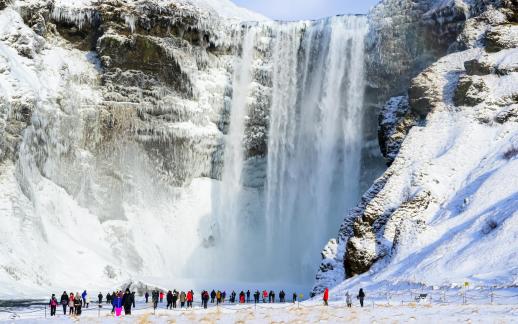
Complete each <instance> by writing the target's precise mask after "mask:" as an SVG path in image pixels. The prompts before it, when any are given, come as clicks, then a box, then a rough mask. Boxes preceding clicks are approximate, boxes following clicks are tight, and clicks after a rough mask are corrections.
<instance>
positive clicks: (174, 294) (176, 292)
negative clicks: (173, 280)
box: [173, 289, 178, 308]
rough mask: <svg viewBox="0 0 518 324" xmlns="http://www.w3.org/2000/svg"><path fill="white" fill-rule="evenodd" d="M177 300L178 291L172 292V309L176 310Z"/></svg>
mask: <svg viewBox="0 0 518 324" xmlns="http://www.w3.org/2000/svg"><path fill="white" fill-rule="evenodd" d="M177 300H178V291H176V289H175V290H174V291H173V308H176V301H177Z"/></svg>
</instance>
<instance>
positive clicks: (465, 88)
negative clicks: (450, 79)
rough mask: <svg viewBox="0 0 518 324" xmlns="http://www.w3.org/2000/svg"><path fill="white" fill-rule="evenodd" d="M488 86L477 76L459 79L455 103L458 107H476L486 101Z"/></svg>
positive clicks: (454, 98)
mask: <svg viewBox="0 0 518 324" xmlns="http://www.w3.org/2000/svg"><path fill="white" fill-rule="evenodd" d="M487 90H488V89H487V86H486V84H485V83H484V80H482V79H480V78H477V77H476V76H469V75H466V76H463V77H461V78H460V79H459V83H458V84H457V89H456V90H455V95H454V97H453V101H454V102H455V105H457V106H475V105H478V104H479V103H481V102H483V101H484V97H485V93H486V92H487Z"/></svg>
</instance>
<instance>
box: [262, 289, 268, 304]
mask: <svg viewBox="0 0 518 324" xmlns="http://www.w3.org/2000/svg"><path fill="white" fill-rule="evenodd" d="M266 298H269V295H268V292H267V291H266V290H263V303H266Z"/></svg>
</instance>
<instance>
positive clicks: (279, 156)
mask: <svg viewBox="0 0 518 324" xmlns="http://www.w3.org/2000/svg"><path fill="white" fill-rule="evenodd" d="M366 31H367V30H366V22H365V19H364V18H362V17H334V18H330V19H326V20H321V21H318V22H315V23H313V24H312V25H311V26H309V27H308V29H307V30H306V32H305V34H304V37H303V39H302V41H301V44H300V47H299V48H298V49H297V48H294V46H293V45H291V44H290V42H289V41H288V40H289V39H291V38H292V37H290V36H288V39H285V38H286V36H284V35H281V36H280V37H278V38H277V45H276V47H275V49H274V50H275V53H274V55H273V56H274V57H275V58H276V62H275V72H274V79H273V89H274V93H273V99H272V107H271V115H270V130H269V137H268V138H269V141H268V162H267V166H268V167H267V186H266V220H267V224H268V225H267V229H268V237H269V239H268V241H269V242H273V244H272V245H271V246H270V251H271V252H270V253H271V254H272V255H274V256H275V262H276V263H278V264H284V266H282V269H284V270H285V271H284V273H282V275H283V276H286V277H289V278H292V279H293V277H294V276H295V277H296V278H297V279H298V280H302V281H305V280H311V279H312V277H313V274H314V273H315V262H316V261H317V260H318V255H319V251H321V249H322V247H323V245H324V244H325V242H326V241H327V240H328V238H329V237H330V236H331V235H333V234H334V232H336V231H337V228H338V227H339V223H340V221H341V220H342V217H343V215H344V213H345V211H346V209H347V208H349V207H351V206H352V205H353V204H354V203H355V201H356V199H357V198H358V183H359V170H360V167H359V165H360V154H361V146H362V126H361V125H362V113H361V108H362V105H363V91H364V79H363V78H364V75H363V74H364V73H363V61H364V58H363V47H364V44H363V39H364V36H365V33H366ZM280 32H281V33H282V31H280ZM288 35H289V34H288ZM287 44H290V45H289V46H286V45H287ZM297 53H298V55H297ZM294 56H295V57H297V58H298V59H297V60H294V59H293V57H294ZM277 242H282V244H278V243H277Z"/></svg>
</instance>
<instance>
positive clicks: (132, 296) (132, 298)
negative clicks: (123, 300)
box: [131, 291, 135, 308]
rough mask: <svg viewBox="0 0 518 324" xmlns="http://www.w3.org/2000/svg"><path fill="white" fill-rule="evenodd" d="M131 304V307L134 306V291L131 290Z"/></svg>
mask: <svg viewBox="0 0 518 324" xmlns="http://www.w3.org/2000/svg"><path fill="white" fill-rule="evenodd" d="M131 304H132V305H133V308H135V292H134V291H132V292H131Z"/></svg>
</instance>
